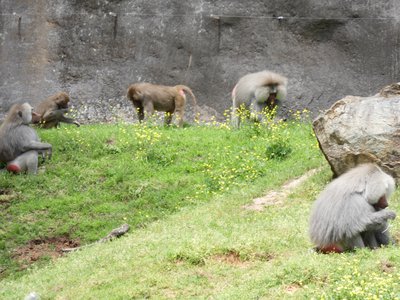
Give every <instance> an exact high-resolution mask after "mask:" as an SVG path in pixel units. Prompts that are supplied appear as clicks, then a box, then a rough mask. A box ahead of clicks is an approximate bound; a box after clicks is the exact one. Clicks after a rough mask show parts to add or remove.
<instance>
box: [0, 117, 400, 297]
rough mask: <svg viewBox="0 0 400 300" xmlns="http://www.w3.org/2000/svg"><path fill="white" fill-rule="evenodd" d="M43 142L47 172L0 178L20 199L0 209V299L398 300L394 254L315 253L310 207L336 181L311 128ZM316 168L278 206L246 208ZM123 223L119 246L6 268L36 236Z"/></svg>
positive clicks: (83, 130)
mask: <svg viewBox="0 0 400 300" xmlns="http://www.w3.org/2000/svg"><path fill="white" fill-rule="evenodd" d="M39 133H40V135H41V138H42V140H44V141H47V142H50V143H52V144H53V146H54V157H53V159H52V160H50V161H47V162H46V163H45V168H46V169H45V172H44V173H41V174H40V175H38V176H24V175H23V176H12V175H9V174H0V180H1V184H2V185H1V186H2V187H3V188H6V189H8V190H9V191H12V192H10V193H9V195H6V196H7V197H5V196H4V199H3V198H0V205H1V206H2V208H1V214H0V218H1V220H2V222H1V223H0V251H1V252H0V259H1V260H0V262H1V268H3V269H5V270H4V271H3V273H2V275H3V279H2V281H1V282H0V299H3V298H4V299H21V298H23V297H24V296H25V295H27V294H28V293H29V292H31V291H36V292H37V293H38V294H39V295H40V296H41V299H143V298H151V299H171V298H173V299H176V298H177V299H205V298H216V299H279V298H283V299H290V298H293V299H312V298H315V299H344V298H347V299H374V297H375V296H378V298H377V299H395V298H396V297H397V298H400V287H399V282H400V281H399V279H400V275H399V273H398V271H397V269H398V267H399V265H400V254H399V251H398V249H397V247H396V246H391V247H387V248H384V249H379V250H376V251H368V250H359V251H356V252H354V253H348V254H344V255H318V254H315V253H314V252H313V251H311V248H312V245H311V244H310V242H309V239H308V236H307V230H308V226H307V222H308V216H309V211H310V207H311V205H312V202H313V201H314V199H315V197H316V196H317V194H318V193H319V191H320V190H322V189H323V187H324V186H325V184H326V183H327V182H328V181H329V180H330V177H331V173H330V171H329V167H328V166H327V163H326V162H325V161H324V158H323V156H322V155H321V153H320V152H319V149H318V147H317V143H316V141H315V138H314V136H313V134H312V130H311V126H310V124H309V123H307V122H306V123H300V122H288V123H285V124H269V125H268V126H258V125H244V126H243V128H241V129H240V130H231V129H229V127H227V126H226V125H224V124H220V125H219V126H192V127H186V128H184V129H178V128H174V127H172V128H164V127H152V126H138V125H121V124H120V125H96V126H82V127H80V128H75V127H72V126H65V127H62V128H61V129H59V130H47V131H44V130H42V131H40V132H39ZM321 166H322V169H320V171H319V172H318V173H317V174H316V175H314V176H312V177H311V178H310V179H308V180H307V182H306V183H304V184H302V185H301V186H300V187H299V188H297V189H296V190H295V191H294V192H293V193H291V194H290V195H289V196H288V197H287V198H286V199H283V201H282V203H280V204H279V205H271V206H267V207H266V208H265V209H264V210H263V211H261V212H256V211H249V210H245V209H243V206H244V205H246V204H249V203H251V202H252V199H253V198H255V197H259V196H262V195H264V194H266V193H267V192H268V191H270V190H274V189H276V190H277V189H279V188H280V186H282V185H283V184H284V183H285V182H287V181H288V180H290V179H293V178H296V177H299V176H301V175H302V174H304V173H305V172H306V171H307V170H309V169H314V168H320V167H321ZM397 197H398V196H397V193H396V195H395V196H394V197H393V199H392V202H391V203H390V205H391V207H392V208H393V209H395V210H396V208H398V206H399V203H398V201H397ZM2 199H3V200H2ZM3 220H4V221H3ZM122 223H128V224H130V225H131V231H130V232H129V234H127V235H125V236H124V237H122V238H120V239H118V240H115V241H113V242H109V243H106V244H97V245H94V246H89V247H87V248H85V249H84V250H82V251H79V252H76V253H71V254H68V255H66V256H65V257H63V258H60V259H57V260H55V261H50V262H49V259H47V260H46V259H42V260H41V261H39V262H38V263H36V264H34V265H31V266H30V267H29V269H28V270H22V271H21V270H19V268H20V263H18V262H16V261H15V260H13V259H12V253H13V249H16V248H18V247H20V246H22V245H24V244H26V243H27V242H28V241H29V240H32V239H35V238H38V237H53V236H62V235H66V236H69V237H70V238H79V239H80V240H81V242H82V243H83V244H86V243H90V242H93V241H95V240H98V239H100V238H101V237H103V236H105V235H106V234H107V233H108V232H109V231H110V230H111V229H113V228H115V227H118V226H120V225H121V224H122ZM392 224H393V226H392V228H391V230H392V232H394V234H395V235H396V233H397V232H398V231H399V229H398V228H399V224H398V221H397V220H395V221H394V222H392ZM18 270H19V271H18ZM379 296H380V298H379Z"/></svg>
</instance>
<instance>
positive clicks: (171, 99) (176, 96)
mask: <svg viewBox="0 0 400 300" xmlns="http://www.w3.org/2000/svg"><path fill="white" fill-rule="evenodd" d="M184 92H187V93H189V95H190V96H191V97H192V99H193V102H194V105H195V107H196V106H197V103H196V97H195V96H194V94H193V92H192V90H191V89H190V88H189V87H187V86H185V85H176V86H165V85H156V84H151V83H145V82H143V83H134V84H131V85H130V86H129V87H128V92H127V97H128V99H129V100H130V101H131V102H132V104H133V105H134V107H135V109H136V110H137V113H138V117H139V122H142V121H143V119H144V116H145V113H147V114H149V115H152V114H153V113H154V111H155V110H156V111H163V112H166V116H165V119H164V121H165V124H167V125H169V124H170V123H171V120H172V116H173V115H174V114H175V115H176V116H175V117H176V119H177V120H178V125H179V126H182V125H183V117H184V113H185V105H186V96H185V94H184Z"/></svg>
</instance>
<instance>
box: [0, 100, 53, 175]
mask: <svg viewBox="0 0 400 300" xmlns="http://www.w3.org/2000/svg"><path fill="white" fill-rule="evenodd" d="M32 116H37V115H36V113H35V112H34V111H33V109H32V107H31V106H30V105H29V104H28V103H24V104H14V105H13V106H12V107H11V108H10V110H9V112H8V113H7V116H6V118H5V119H4V121H3V123H2V124H1V126H0V162H1V163H5V164H6V169H7V170H8V171H10V172H14V173H20V172H28V173H33V174H36V173H37V170H38V154H41V155H42V157H45V156H46V155H47V156H48V157H49V158H50V157H51V153H52V147H51V145H50V144H47V143H42V142H40V140H39V137H38V135H37V133H36V131H35V130H34V129H33V128H32V127H30V126H29V124H30V123H31V121H32Z"/></svg>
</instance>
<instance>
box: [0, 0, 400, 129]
mask: <svg viewBox="0 0 400 300" xmlns="http://www.w3.org/2000/svg"><path fill="white" fill-rule="evenodd" d="M399 23H400V2H399V1H397V0H387V1H361V0H360V1H350V0H344V1H331V0H299V1H290V0H286V1H285V0H273V1H260V0H248V1H242V0H216V1H206V0H189V1H180V0H165V1H160V0H120V1H118V0H114V1H111V0H109V1H107V0H89V1H79V0H69V1H67V0H55V1H45V0H35V1H28V0H1V1H0V69H1V73H0V116H1V114H4V112H5V111H6V110H7V109H8V107H9V106H10V104H11V103H14V102H17V101H29V102H31V103H32V104H35V103H37V102H38V101H40V100H42V99H44V98H46V97H47V96H49V95H51V94H53V93H55V92H58V91H60V90H64V91H66V92H68V93H69V94H70V96H71V100H72V102H73V104H74V107H75V108H76V109H77V110H78V118H79V119H80V120H81V121H83V122H85V121H86V122H97V121H110V120H113V119H114V118H115V117H116V116H118V117H121V118H125V119H131V118H132V117H131V114H132V113H133V110H132V107H131V105H130V103H129V102H128V101H127V100H126V96H125V93H126V88H127V86H128V85H129V84H130V83H132V82H136V81H150V82H154V83H160V84H166V85H175V84H180V83H182V84H186V85H189V86H190V87H192V89H193V91H194V93H195V94H196V96H197V98H198V102H199V104H200V105H201V107H202V108H203V112H208V114H217V115H218V116H221V115H222V113H223V111H224V110H226V109H228V108H229V107H230V102H231V100H230V93H231V90H232V88H233V86H234V85H235V83H236V81H237V80H238V79H239V78H240V77H241V76H243V75H244V74H246V73H248V72H255V71H259V70H262V69H269V70H273V71H275V72H279V73H281V74H283V75H285V76H287V77H288V78H289V92H288V101H287V102H286V104H285V107H283V111H285V112H287V111H288V110H290V109H291V110H298V109H304V108H307V109H310V110H311V111H312V112H313V113H314V115H315V114H317V113H318V111H320V110H323V109H326V108H328V107H329V106H330V105H331V104H332V103H333V102H335V101H336V100H337V99H340V98H342V97H343V96H345V95H348V94H351V95H360V96H367V95H371V94H374V93H376V92H377V91H378V90H379V89H380V88H381V87H382V86H384V85H387V84H389V83H392V82H397V81H400V76H399V75H400V74H399V56H400V51H399V40H400V38H399V37H400V29H399Z"/></svg>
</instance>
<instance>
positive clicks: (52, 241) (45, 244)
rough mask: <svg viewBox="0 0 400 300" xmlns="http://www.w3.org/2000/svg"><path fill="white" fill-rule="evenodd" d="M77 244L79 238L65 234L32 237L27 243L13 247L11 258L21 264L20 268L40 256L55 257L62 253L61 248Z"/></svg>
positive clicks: (77, 245) (76, 245)
mask: <svg viewBox="0 0 400 300" xmlns="http://www.w3.org/2000/svg"><path fill="white" fill-rule="evenodd" d="M79 246H80V242H79V240H72V239H70V238H69V237H67V236H60V237H52V238H48V237H46V238H41V239H34V240H31V241H29V242H28V243H27V245H25V246H22V247H19V248H17V249H15V250H14V252H13V258H14V259H16V260H17V261H18V262H19V263H20V264H21V268H26V267H28V265H29V264H31V263H34V262H35V261H37V260H38V259H40V258H41V257H51V258H57V257H60V256H62V255H63V252H62V249H63V248H73V247H79Z"/></svg>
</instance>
